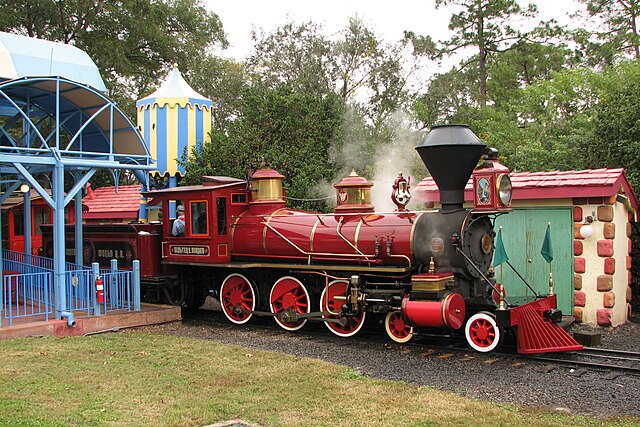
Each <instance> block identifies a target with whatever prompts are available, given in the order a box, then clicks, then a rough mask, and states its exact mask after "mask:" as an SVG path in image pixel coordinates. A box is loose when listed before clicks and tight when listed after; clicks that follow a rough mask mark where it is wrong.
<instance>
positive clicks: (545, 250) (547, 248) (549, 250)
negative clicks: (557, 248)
mask: <svg viewBox="0 0 640 427" xmlns="http://www.w3.org/2000/svg"><path fill="white" fill-rule="evenodd" d="M540 253H541V254H542V257H543V258H544V259H545V260H546V261H547V262H548V263H551V261H553V247H552V246H551V224H547V232H546V233H545V235H544V242H542V249H540Z"/></svg>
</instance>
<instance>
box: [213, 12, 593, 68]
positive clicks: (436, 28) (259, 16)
mask: <svg viewBox="0 0 640 427" xmlns="http://www.w3.org/2000/svg"><path fill="white" fill-rule="evenodd" d="M204 2H205V4H206V7H207V8H208V9H209V10H211V11H213V12H214V13H216V14H217V15H218V16H219V17H220V20H221V21H222V24H223V26H224V29H225V32H226V33H227V38H228V40H229V43H230V47H229V49H227V50H226V51H224V52H223V53H222V55H224V56H230V57H232V58H235V59H237V60H243V59H244V58H245V57H246V55H247V54H248V53H249V52H250V50H251V46H252V43H251V29H252V28H253V27H256V28H263V29H264V30H265V31H266V32H267V33H269V32H271V31H272V30H274V29H275V28H277V27H279V26H282V25H283V24H284V23H286V22H287V21H288V20H293V21H294V22H306V21H310V20H312V21H314V22H316V23H318V24H322V25H323V28H324V30H325V34H327V35H331V34H333V33H335V32H336V31H339V30H341V29H344V28H345V27H346V26H347V24H348V22H349V18H350V17H352V16H355V15H357V16H358V17H359V18H360V19H362V20H363V22H364V23H365V24H366V25H367V26H368V27H369V28H371V29H373V30H374V31H375V32H376V33H377V34H378V35H380V36H382V37H383V39H384V40H385V41H388V42H394V41H398V40H400V39H401V38H402V35H403V31H404V30H411V31H414V32H416V33H417V34H420V35H430V36H431V37H433V38H434V39H435V40H444V39H447V38H449V36H450V34H449V32H448V30H447V25H448V24H449V18H450V16H451V11H452V10H453V9H451V8H449V7H441V8H439V9H438V10H436V9H435V6H434V5H435V2H434V1H433V0H397V1H375V0H322V1H310V0H262V1H248V0H204ZM530 2H532V3H535V4H537V5H538V9H539V15H538V18H537V20H536V21H535V22H536V23H537V22H538V21H540V20H542V19H545V20H546V19H550V18H555V19H556V20H557V21H559V22H567V21H568V18H567V17H566V15H567V12H573V11H575V10H577V9H579V8H580V5H579V4H578V3H577V1H576V0H531V1H530ZM520 3H521V4H525V3H529V2H523V1H521V2H520Z"/></svg>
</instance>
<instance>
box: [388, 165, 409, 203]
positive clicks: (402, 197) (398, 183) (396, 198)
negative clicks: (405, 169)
mask: <svg viewBox="0 0 640 427" xmlns="http://www.w3.org/2000/svg"><path fill="white" fill-rule="evenodd" d="M410 182H411V177H409V180H406V179H404V177H403V176H402V172H398V177H397V178H396V180H395V181H394V182H393V191H391V201H393V203H394V204H395V205H396V206H397V207H398V209H396V211H397V212H406V211H407V209H406V206H407V204H408V203H409V201H410V200H411V193H410V192H409V187H410Z"/></svg>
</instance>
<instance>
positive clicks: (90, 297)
mask: <svg viewBox="0 0 640 427" xmlns="http://www.w3.org/2000/svg"><path fill="white" fill-rule="evenodd" d="M2 257H3V258H2V261H3V268H2V269H3V275H2V292H0V310H1V311H2V313H1V315H0V327H2V321H3V318H4V319H8V323H9V326H12V325H13V321H14V319H16V318H19V317H27V316H43V315H44V319H45V320H49V319H50V318H53V316H54V314H55V313H54V310H55V286H54V274H53V260H52V259H51V258H45V257H40V256H35V255H26V254H24V253H20V252H13V251H8V250H3V251H2ZM98 276H100V278H101V279H102V281H103V283H104V302H102V303H99V302H98V300H97V296H96V279H97V277H98ZM65 290H66V292H65V294H66V306H67V311H69V312H75V313H77V314H83V315H86V316H90V315H99V314H102V313H107V312H110V311H117V310H127V311H133V310H139V309H140V269H139V262H138V261H134V269H133V270H132V271H121V270H118V265H117V262H116V261H115V260H112V262H111V269H102V270H100V269H99V268H98V264H94V265H93V266H92V267H86V266H81V265H76V264H72V263H66V271H65Z"/></svg>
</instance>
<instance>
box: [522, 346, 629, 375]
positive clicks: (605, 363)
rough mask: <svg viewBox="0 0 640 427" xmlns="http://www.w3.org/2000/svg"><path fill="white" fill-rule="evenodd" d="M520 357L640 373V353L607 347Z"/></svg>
mask: <svg viewBox="0 0 640 427" xmlns="http://www.w3.org/2000/svg"><path fill="white" fill-rule="evenodd" d="M518 357H520V358H523V359H528V360H535V361H538V362H546V363H549V362H550V363H554V364H560V365H565V366H571V367H574V368H576V369H579V368H584V369H595V370H600V371H613V372H615V371H617V372H624V373H627V374H633V375H640V353H637V352H632V351H624V350H614V349H607V348H596V347H585V349H584V350H581V351H570V352H567V353H550V354H545V355H532V356H527V355H519V356H518Z"/></svg>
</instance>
